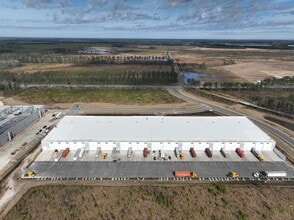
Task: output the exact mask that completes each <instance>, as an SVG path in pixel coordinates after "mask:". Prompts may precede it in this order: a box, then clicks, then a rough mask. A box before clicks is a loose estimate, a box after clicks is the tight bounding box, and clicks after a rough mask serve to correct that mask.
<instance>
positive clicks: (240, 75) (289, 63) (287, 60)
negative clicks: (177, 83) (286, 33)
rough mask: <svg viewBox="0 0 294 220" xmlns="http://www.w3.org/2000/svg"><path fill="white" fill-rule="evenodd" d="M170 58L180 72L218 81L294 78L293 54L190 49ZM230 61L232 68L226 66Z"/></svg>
mask: <svg viewBox="0 0 294 220" xmlns="http://www.w3.org/2000/svg"><path fill="white" fill-rule="evenodd" d="M170 54H171V55H172V57H173V58H174V59H176V60H177V62H178V64H179V66H180V69H181V70H183V71H195V72H200V73H206V74H213V75H214V76H216V78H217V81H233V82H237V81H238V82H254V81H257V80H262V79H264V78H265V77H270V76H274V77H277V78H282V77H283V76H293V75H294V51H293V50H266V49H221V48H200V47H187V48H182V49H179V50H178V51H172V52H171V53H170ZM227 61H229V62H230V61H232V62H233V64H230V65H225V63H226V62H227ZM226 64H227V63H226Z"/></svg>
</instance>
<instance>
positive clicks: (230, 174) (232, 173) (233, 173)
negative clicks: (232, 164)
mask: <svg viewBox="0 0 294 220" xmlns="http://www.w3.org/2000/svg"><path fill="white" fill-rule="evenodd" d="M228 176H229V177H233V178H235V177H239V174H238V173H237V172H236V171H231V172H229V174H228Z"/></svg>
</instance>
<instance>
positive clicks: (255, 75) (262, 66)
mask: <svg viewBox="0 0 294 220" xmlns="http://www.w3.org/2000/svg"><path fill="white" fill-rule="evenodd" d="M218 68H220V67H218ZM221 68H223V69H225V70H227V71H230V72H231V73H233V74H235V75H237V76H238V77H241V78H243V79H245V80H247V81H256V80H262V79H264V78H265V77H270V76H274V77H276V78H282V77H284V76H294V62H286V61H261V62H249V63H240V64H233V65H227V66H223V67H221Z"/></svg>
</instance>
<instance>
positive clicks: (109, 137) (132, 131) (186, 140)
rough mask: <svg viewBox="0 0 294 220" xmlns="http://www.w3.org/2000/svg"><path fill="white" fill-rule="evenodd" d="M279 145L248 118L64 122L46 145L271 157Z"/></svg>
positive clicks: (116, 118) (125, 118)
mask: <svg viewBox="0 0 294 220" xmlns="http://www.w3.org/2000/svg"><path fill="white" fill-rule="evenodd" d="M275 144H276V143H275V141H274V140H273V139H271V138H270V137H269V136H268V135H267V134H266V133H264V132H263V131H262V130H261V129H260V128H259V127H257V126H256V125H255V124H254V123H253V122H252V121H251V120H249V119H248V118H247V117H242V116H219V117H168V116H65V117H64V118H63V119H62V120H61V121H60V122H59V123H58V124H57V126H56V127H55V128H54V129H53V130H52V131H51V132H50V133H49V134H48V135H47V136H46V137H45V138H44V139H43V140H42V148H43V150H45V151H46V150H49V151H54V150H64V149H65V148H70V150H73V151H76V150H78V149H80V148H82V149H85V150H90V151H91V150H96V149H97V148H100V149H101V150H102V151H111V150H112V149H113V148H114V147H115V148H116V150H118V151H128V150H129V149H130V148H131V149H132V150H133V151H143V149H144V148H147V149H148V151H149V152H151V151H158V150H164V151H173V150H175V148H179V149H180V150H183V151H186V150H189V149H190V148H191V147H193V148H194V149H195V150H196V152H197V151H204V150H205V149H206V148H209V149H210V150H212V151H220V150H221V149H224V150H225V151H235V150H236V148H240V149H241V150H243V151H250V150H251V149H252V148H254V149H256V150H257V151H272V150H273V149H274V147H275Z"/></svg>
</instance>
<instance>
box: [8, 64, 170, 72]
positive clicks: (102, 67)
mask: <svg viewBox="0 0 294 220" xmlns="http://www.w3.org/2000/svg"><path fill="white" fill-rule="evenodd" d="M7 70H8V71H10V72H17V73H35V72H46V71H58V70H63V71H82V70H85V71H86V70H96V71H110V70H112V71H139V72H141V71H170V70H171V67H170V66H168V65H107V64H99V65H89V66H77V65H74V64H26V65H25V66H21V67H16V68H12V69H7Z"/></svg>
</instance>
